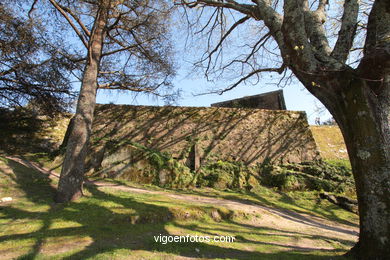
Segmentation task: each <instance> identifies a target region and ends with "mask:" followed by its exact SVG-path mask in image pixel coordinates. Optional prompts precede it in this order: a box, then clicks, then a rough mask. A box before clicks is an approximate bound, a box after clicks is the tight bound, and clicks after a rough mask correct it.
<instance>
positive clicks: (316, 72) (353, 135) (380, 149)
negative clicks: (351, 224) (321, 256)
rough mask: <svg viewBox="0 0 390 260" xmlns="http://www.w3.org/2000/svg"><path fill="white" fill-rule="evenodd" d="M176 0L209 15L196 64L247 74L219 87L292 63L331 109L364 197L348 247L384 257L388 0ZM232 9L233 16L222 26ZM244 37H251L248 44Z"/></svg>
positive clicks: (389, 167) (389, 229) (387, 233)
mask: <svg viewBox="0 0 390 260" xmlns="http://www.w3.org/2000/svg"><path fill="white" fill-rule="evenodd" d="M177 2H178V4H181V5H183V6H185V7H188V8H194V10H198V12H197V14H199V15H198V17H197V18H196V20H195V21H197V22H200V23H202V22H204V23H203V25H202V27H200V28H199V30H198V35H199V34H201V33H203V34H206V35H208V36H209V38H208V40H207V41H205V42H206V43H207V47H208V48H207V51H206V53H205V55H204V56H203V58H202V59H201V61H200V62H199V63H198V65H201V66H202V67H203V68H205V72H206V75H207V76H208V75H210V74H211V73H212V72H216V73H221V74H223V73H228V74H231V73H237V72H241V73H242V74H239V76H241V78H240V79H239V80H238V81H236V82H235V83H233V84H232V85H231V86H229V87H228V88H225V89H223V90H221V92H224V91H227V90H230V89H232V88H234V87H236V86H237V85H239V84H240V83H242V82H244V81H246V80H250V79H251V78H253V77H259V75H260V73H263V72H278V73H280V74H284V73H286V70H287V69H288V70H290V71H291V72H292V73H293V75H295V77H296V78H297V79H298V80H299V81H300V82H301V83H302V84H303V85H304V86H305V88H306V89H307V90H308V91H310V92H311V93H312V94H313V95H314V96H315V97H317V98H318V99H319V100H320V101H321V102H322V103H323V104H324V105H325V107H326V108H327V109H328V110H329V111H330V113H331V114H332V115H333V117H334V118H335V120H336V122H337V124H338V125H339V126H340V128H341V131H342V133H343V136H344V139H345V142H346V145H347V149H348V153H349V157H350V159H351V164H352V168H353V173H354V177H355V182H356V191H357V197H358V202H359V217H360V234H359V242H358V243H357V244H356V246H355V247H354V248H353V249H352V250H351V252H350V254H351V255H355V256H357V257H358V258H360V259H385V258H387V257H388V256H389V255H390V188H389V187H390V125H389V122H390V1H388V0H366V1H365V0H363V1H358V0H346V1H344V5H343V8H342V7H341V6H337V9H338V10H336V8H334V9H333V11H332V12H331V13H329V12H327V10H328V9H329V6H330V7H334V6H335V5H337V3H335V1H328V0H284V1H278V0H275V1H274V0H252V1H239V2H238V1H234V0H198V1H191V2H189V1H188V2H187V1H180V2H179V1H177ZM327 6H328V7H327ZM195 7H196V8H195ZM210 9H211V12H208V11H207V10H210ZM229 12H230V14H232V16H230V21H233V22H232V25H231V27H229V28H228V29H225V27H224V26H225V25H226V23H227V22H228V21H229V19H228V15H229ZM189 21H190V24H191V25H193V26H194V25H195V24H196V23H195V22H193V20H191V19H189ZM364 21H366V22H367V23H366V24H365V23H364ZM244 24H246V25H247V26H250V28H251V34H246V35H243V32H240V35H241V37H239V40H240V41H242V42H241V44H240V52H239V54H238V55H237V56H236V57H233V58H232V59H231V60H225V59H224V58H226V57H231V55H230V56H229V54H226V53H223V49H224V48H226V47H229V44H227V43H226V42H227V40H229V36H231V35H234V32H235V31H237V30H238V28H243V25H244ZM334 31H335V32H336V33H334V34H333V32H334ZM236 35H237V34H236ZM214 36H216V37H214ZM247 39H252V41H251V42H249V43H246V42H245V41H246V40H247ZM364 39H365V43H363V42H364V41H363V40H364ZM354 43H355V45H354ZM359 43H361V44H362V45H361V46H359V45H358V44H359ZM248 49H249V51H248V53H247V54H245V52H244V51H245V50H248ZM356 50H358V51H359V50H361V55H360V56H359V57H358V59H357V60H356V61H355V62H351V61H349V60H348V57H354V56H355V57H356V55H353V54H352V53H353V52H354V51H356ZM223 54H225V55H223ZM265 57H266V58H265ZM267 57H268V59H267ZM272 65H273V66H272ZM221 74H217V75H221ZM236 75H237V74H236Z"/></svg>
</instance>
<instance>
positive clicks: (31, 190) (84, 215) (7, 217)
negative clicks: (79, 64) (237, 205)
mask: <svg viewBox="0 0 390 260" xmlns="http://www.w3.org/2000/svg"><path fill="white" fill-rule="evenodd" d="M43 161H45V160H43ZM43 161H41V162H42V163H44V162H43ZM113 182H114V181H113ZM122 184H128V185H130V183H126V182H122ZM55 186H56V183H55V181H52V180H51V179H49V178H47V177H46V176H44V175H42V174H40V173H38V172H36V171H34V170H32V169H30V168H27V167H25V166H23V165H21V164H19V163H16V162H14V161H12V160H7V159H5V158H2V157H0V198H2V197H8V196H9V197H12V198H13V201H12V202H7V203H1V204H0V256H1V259H10V258H18V259H143V258H144V259H174V258H176V257H177V258H178V257H179V256H184V257H191V258H210V259H329V257H331V258H332V259H335V258H340V259H342V257H340V256H339V255H340V254H343V253H345V252H346V250H348V248H350V247H351V246H352V244H353V242H351V241H349V240H343V239H333V240H329V237H327V236H326V234H323V235H321V234H319V235H316V236H314V235H310V234H307V233H306V232H305V231H302V232H286V231H284V230H278V229H276V228H269V227H264V226H263V227H262V226H261V225H260V226H256V227H255V226H253V225H252V224H253V223H255V222H256V223H261V218H262V217H264V216H259V215H256V214H253V215H245V214H236V215H234V217H231V218H226V219H223V220H222V221H216V220H214V219H213V218H212V216H211V212H212V211H213V210H215V209H219V210H220V211H221V212H224V211H225V212H227V211H229V210H227V209H223V208H221V207H219V206H218V205H215V206H214V205H213V206H210V205H202V204H200V203H198V204H197V203H192V202H186V201H183V200H176V199H172V198H171V197H167V196H164V195H158V194H141V193H130V192H125V191H118V190H114V189H110V188H99V189H97V188H96V187H89V188H87V189H86V190H85V196H84V197H83V198H81V199H80V200H78V201H77V202H72V203H68V204H65V205H58V204H54V203H53V201H52V197H53V194H54V192H55V189H54V187H55ZM146 188H147V189H150V190H158V191H162V190H163V189H161V188H158V187H154V186H148V187H146ZM169 192H170V193H176V194H184V193H191V194H195V195H196V194H198V195H203V196H210V197H224V198H232V199H236V200H240V201H250V202H251V203H257V204H261V205H268V206H273V207H275V208H280V209H285V210H286V209H287V210H294V211H299V212H305V213H312V212H314V214H316V215H319V216H323V217H326V218H329V219H333V220H338V221H341V222H345V223H350V222H352V224H356V220H357V217H356V216H355V215H353V214H351V213H348V212H346V211H343V210H341V209H338V208H336V207H335V206H332V205H331V204H329V203H327V202H325V201H324V202H321V203H318V201H317V200H316V194H315V193H299V192H298V193H297V192H292V193H286V194H284V193H278V192H276V191H274V190H272V189H267V188H261V189H258V190H256V191H254V192H251V193H239V192H232V191H218V190H211V189H202V190H193V191H185V190H181V191H173V190H170V191H169ZM188 215H189V216H191V217H187V216H188ZM160 234H161V235H168V234H169V235H187V234H190V235H204V236H206V235H209V236H214V235H229V236H235V237H236V239H237V241H236V242H234V243H167V244H165V245H164V244H161V243H156V242H155V241H154V239H153V236H158V235H160ZM306 239H310V241H311V243H315V245H328V246H329V245H331V246H332V247H333V248H334V249H333V250H312V249H311V246H310V245H308V246H307V248H306V249H305V250H302V248H298V247H296V246H294V245H295V243H296V242H297V241H305V240H306Z"/></svg>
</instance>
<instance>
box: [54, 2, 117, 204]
mask: <svg viewBox="0 0 390 260" xmlns="http://www.w3.org/2000/svg"><path fill="white" fill-rule="evenodd" d="M109 3H110V1H109V0H104V1H101V2H100V6H99V8H98V10H97V14H96V19H95V22H94V26H93V28H92V32H91V36H90V40H89V45H88V57H87V63H86V66H85V69H84V74H83V80H82V84H81V89H80V94H79V99H78V103H77V108H76V114H75V116H74V122H73V127H72V128H71V131H70V135H69V140H68V143H67V149H66V154H65V159H64V163H63V166H62V170H61V175H60V180H59V184H58V190H57V194H56V198H55V201H56V202H68V201H71V200H75V199H77V198H79V197H80V196H82V186H83V181H84V161H85V158H86V155H87V148H88V141H89V137H90V134H91V128H92V121H93V113H94V109H95V103H96V90H97V76H98V72H99V64H100V59H101V53H102V48H103V40H104V36H105V27H106V23H107V19H108V9H109Z"/></svg>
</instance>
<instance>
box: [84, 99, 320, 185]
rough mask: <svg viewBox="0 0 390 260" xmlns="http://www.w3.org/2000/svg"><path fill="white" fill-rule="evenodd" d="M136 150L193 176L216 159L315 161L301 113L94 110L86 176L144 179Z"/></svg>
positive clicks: (141, 156)
mask: <svg viewBox="0 0 390 260" xmlns="http://www.w3.org/2000/svg"><path fill="white" fill-rule="evenodd" d="M135 144H136V146H137V145H138V147H136V146H135ZM140 146H142V147H145V148H146V149H149V150H151V151H156V152H158V153H162V154H166V155H168V156H170V157H171V158H172V159H173V160H175V161H178V162H179V163H181V164H183V165H187V166H189V167H190V168H192V170H193V171H196V170H197V168H194V165H195V164H196V163H194V162H195V161H196V160H197V162H198V163H199V164H200V165H199V166H201V165H205V164H206V163H209V162H213V161H214V162H215V161H218V160H222V161H232V162H240V163H243V164H244V165H247V166H249V165H255V164H257V163H262V162H263V161H264V160H267V161H269V162H271V163H274V164H283V163H292V162H302V161H311V160H315V159H318V158H319V155H318V152H317V150H316V145H315V142H314V139H313V137H312V134H311V132H310V130H309V128H308V124H307V119H306V114H305V113H304V112H296V111H271V110H261V109H237V108H217V107H208V108H204V107H203V108H199V107H172V106H165V107H153V106H129V105H98V106H97V108H96V115H95V121H94V124H93V135H92V137H91V152H90V158H89V164H88V165H89V169H90V173H93V172H96V171H101V170H102V169H105V171H106V172H111V173H114V172H118V171H120V172H121V174H125V173H126V172H127V174H128V173H130V172H131V174H130V175H131V176H138V177H137V178H141V177H140V175H143V174H145V171H144V170H142V169H145V168H148V167H149V166H147V165H149V164H150V161H148V162H147V163H145V160H146V159H145V158H146V156H145V153H144V152H143V153H140V152H139V151H140V148H139V147H140ZM195 148H196V149H195ZM199 166H198V167H199ZM157 168H158V167H157ZM160 168H161V167H160ZM137 169H138V170H137ZM165 170H166V169H165ZM137 171H138V173H136V172H137ZM140 171H141V172H142V173H140ZM128 175H129V174H128ZM168 175H169V176H170V175H171V174H167V176H168ZM144 177H145V176H144ZM145 178H146V179H147V176H146V177H145ZM166 178H167V177H164V176H162V177H161V178H160V179H162V180H164V179H166ZM170 178H172V177H170ZM149 181H150V180H149Z"/></svg>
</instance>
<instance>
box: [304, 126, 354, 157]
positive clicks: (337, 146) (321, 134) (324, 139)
mask: <svg viewBox="0 0 390 260" xmlns="http://www.w3.org/2000/svg"><path fill="white" fill-rule="evenodd" d="M310 130H311V132H312V134H313V137H314V140H315V142H316V144H317V147H318V149H319V152H320V154H321V157H322V158H323V159H330V160H338V159H344V160H348V153H347V149H346V147H345V143H344V138H343V135H342V134H341V131H340V128H339V127H338V126H310Z"/></svg>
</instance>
